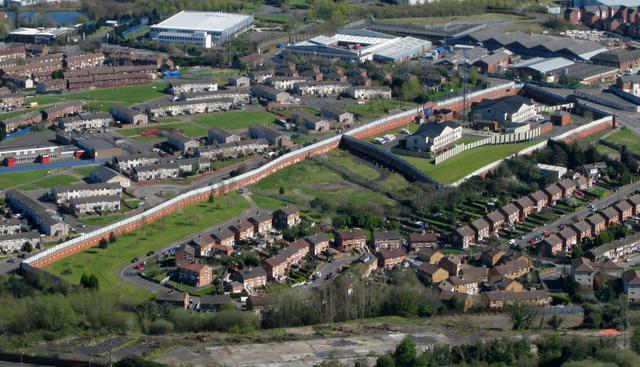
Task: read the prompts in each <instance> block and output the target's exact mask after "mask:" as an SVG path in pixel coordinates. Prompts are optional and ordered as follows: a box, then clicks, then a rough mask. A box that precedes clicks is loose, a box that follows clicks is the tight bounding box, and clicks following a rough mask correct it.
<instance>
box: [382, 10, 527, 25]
mask: <svg viewBox="0 0 640 367" xmlns="http://www.w3.org/2000/svg"><path fill="white" fill-rule="evenodd" d="M496 19H505V20H528V19H531V18H530V17H524V16H520V15H514V14H505V13H478V14H471V15H455V16H448V17H446V16H441V17H416V18H395V19H382V20H381V21H382V22H384V23H390V24H403V25H406V24H413V25H420V26H424V25H425V24H444V23H449V22H469V21H478V20H496Z"/></svg>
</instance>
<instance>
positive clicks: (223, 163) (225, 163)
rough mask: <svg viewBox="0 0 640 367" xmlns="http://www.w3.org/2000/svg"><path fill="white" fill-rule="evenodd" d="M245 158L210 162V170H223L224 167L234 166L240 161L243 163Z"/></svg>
mask: <svg viewBox="0 0 640 367" xmlns="http://www.w3.org/2000/svg"><path fill="white" fill-rule="evenodd" d="M245 159H246V158H235V159H225V160H216V161H213V162H211V168H212V169H216V170H217V169H223V168H225V167H229V166H231V165H234V164H236V163H240V162H242V161H244V160H245Z"/></svg>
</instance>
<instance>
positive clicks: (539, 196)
mask: <svg viewBox="0 0 640 367" xmlns="http://www.w3.org/2000/svg"><path fill="white" fill-rule="evenodd" d="M529 197H531V198H532V199H533V202H534V203H537V202H538V201H542V200H547V199H549V197H548V196H547V195H545V193H544V192H542V190H538V191H535V192H532V193H531V194H529Z"/></svg>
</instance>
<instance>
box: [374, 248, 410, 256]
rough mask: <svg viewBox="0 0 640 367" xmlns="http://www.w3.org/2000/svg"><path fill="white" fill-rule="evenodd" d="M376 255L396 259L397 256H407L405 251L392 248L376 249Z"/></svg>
mask: <svg viewBox="0 0 640 367" xmlns="http://www.w3.org/2000/svg"><path fill="white" fill-rule="evenodd" d="M378 256H379V257H381V258H383V259H397V258H399V257H407V253H406V252H404V250H402V249H398V248H393V249H388V250H387V249H385V250H380V251H378Z"/></svg>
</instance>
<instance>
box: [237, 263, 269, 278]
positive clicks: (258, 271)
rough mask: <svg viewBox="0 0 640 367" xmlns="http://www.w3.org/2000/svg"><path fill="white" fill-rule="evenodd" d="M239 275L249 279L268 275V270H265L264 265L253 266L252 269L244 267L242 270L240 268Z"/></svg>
mask: <svg viewBox="0 0 640 367" xmlns="http://www.w3.org/2000/svg"><path fill="white" fill-rule="evenodd" d="M238 275H239V276H240V277H241V278H242V279H243V280H247V279H252V278H260V277H266V276H267V272H266V271H265V270H264V268H263V267H262V266H258V267H255V268H251V269H242V270H240V271H239V272H238Z"/></svg>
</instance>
